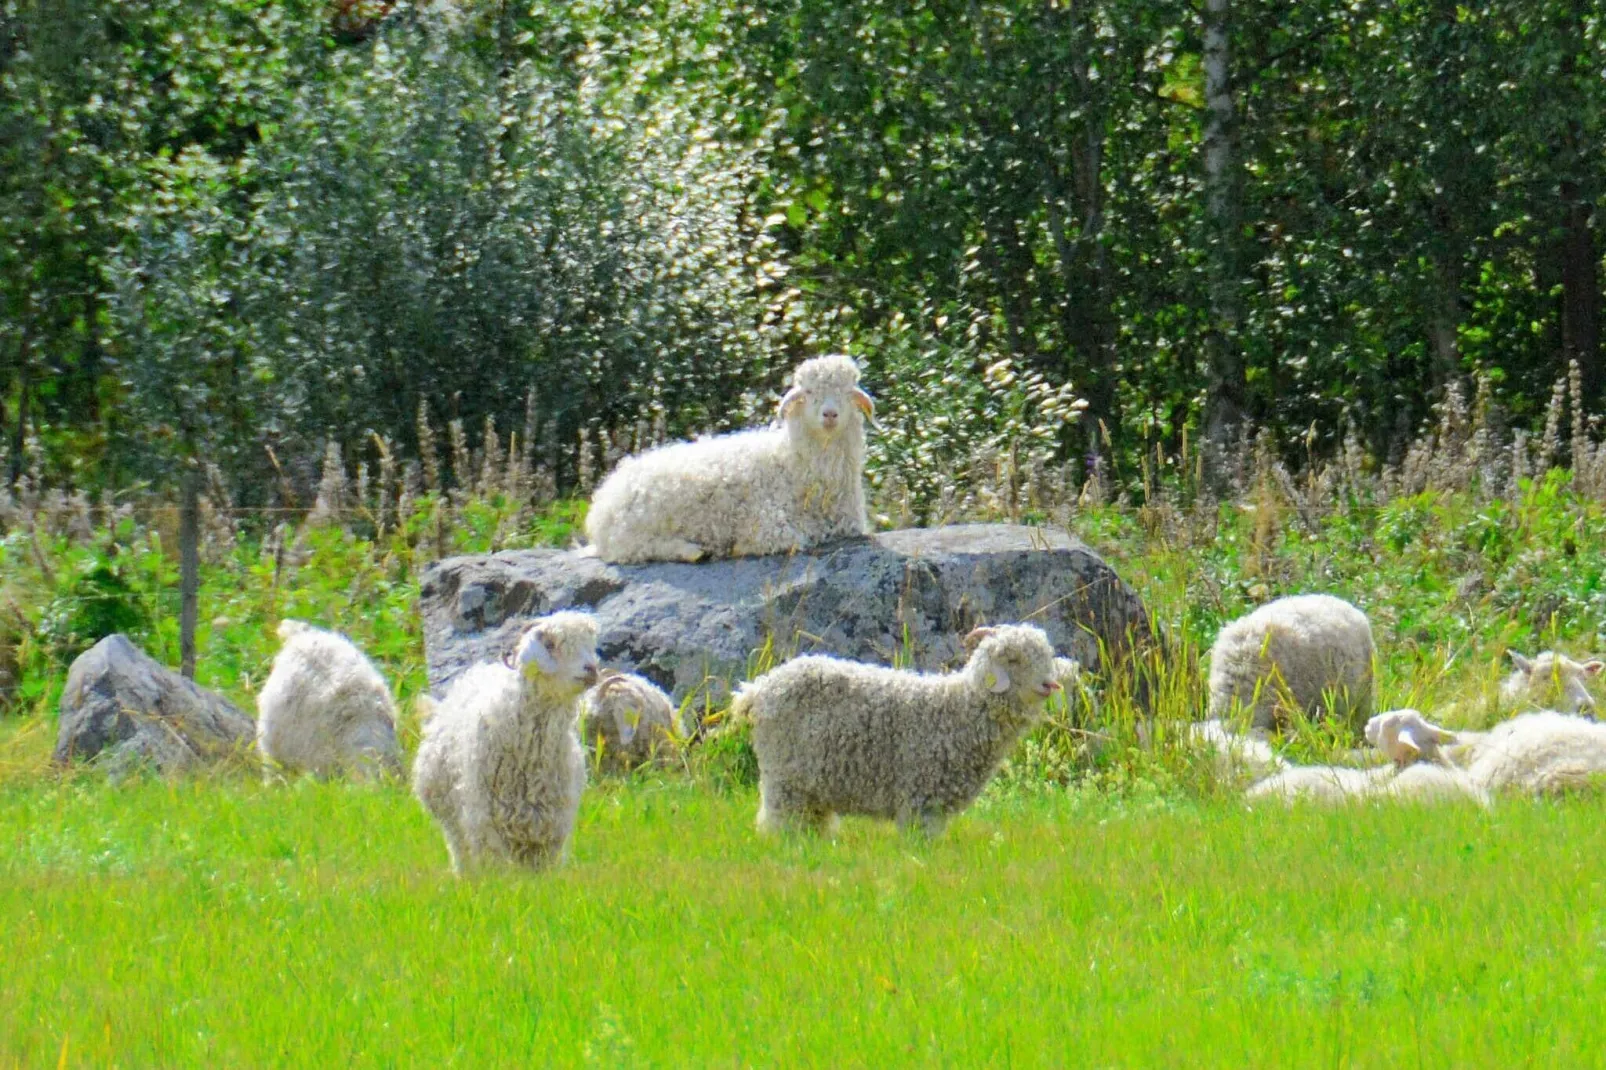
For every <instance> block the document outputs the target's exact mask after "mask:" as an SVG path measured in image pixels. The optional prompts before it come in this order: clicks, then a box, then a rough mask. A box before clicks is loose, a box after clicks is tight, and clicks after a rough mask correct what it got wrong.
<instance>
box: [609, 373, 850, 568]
mask: <svg viewBox="0 0 1606 1070" xmlns="http://www.w3.org/2000/svg"><path fill="white" fill-rule="evenodd" d="M858 378H859V371H858V368H857V367H855V366H854V364H853V362H852V361H851V360H849V359H848V358H847V357H839V356H833V357H816V358H815V359H813V360H809V361H805V362H804V363H803V364H801V365H799V366H798V369H797V371H796V374H795V379H794V386H793V388H792V390H791V391H790V392H789V393H788V395H787V397H786V398H785V399H783V400H782V402H781V406H780V423H779V425H778V426H775V427H768V428H763V429H759V430H752V431H741V432H738V433H736V434H730V435H720V436H716V437H713V438H704V439H698V440H697V441H694V442H680V443H676V444H674V445H671V446H664V447H661V448H659V449H655V450H650V451H648V452H647V453H643V454H639V455H637V456H634V457H627V458H626V459H625V460H623V461H621V462H620V464H619V466H618V467H617V468H616V469H614V471H613V472H612V473H611V474H610V475H609V476H608V478H607V479H605V480H603V482H602V485H601V486H599V487H598V488H597V490H596V493H595V494H594V495H593V496H592V500H591V508H590V511H589V512H588V513H587V514H586V535H587V537H588V538H589V539H590V540H591V543H592V545H594V546H595V547H596V551H597V554H598V556H599V557H601V558H602V560H604V561H610V562H615V563H626V562H639V561H697V560H702V559H705V558H711V557H713V558H719V557H742V556H749V555H761V554H778V553H791V552H794V551H798V550H804V549H808V548H809V547H812V546H815V545H817V544H819V543H822V542H825V541H828V540H830V539H835V538H841V537H844V536H849V535H863V534H864V533H865V532H866V531H867V530H869V523H868V520H867V518H866V516H865V508H864V485H863V471H864V449H865V441H864V433H865V432H864V429H865V420H866V418H867V417H868V416H869V414H870V413H871V412H873V411H874V406H873V403H871V401H870V398H869V395H867V394H865V393H864V391H862V390H860V389H859V387H858ZM828 413H829V414H831V420H832V421H833V426H831V427H830V428H827V427H826V425H825V417H826V414H828Z"/></svg>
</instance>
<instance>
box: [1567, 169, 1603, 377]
mask: <svg viewBox="0 0 1606 1070" xmlns="http://www.w3.org/2000/svg"><path fill="white" fill-rule="evenodd" d="M1561 200H1562V213H1563V216H1562V235H1561V250H1560V253H1561V360H1562V370H1563V371H1564V372H1565V371H1566V368H1567V365H1568V363H1569V362H1571V361H1575V360H1576V361H1577V362H1578V369H1579V371H1580V372H1581V373H1582V375H1583V380H1584V383H1583V386H1584V398H1585V400H1586V402H1590V403H1592V402H1594V401H1595V400H1596V399H1598V398H1599V397H1600V386H1601V382H1600V270H1599V265H1600V256H1599V254H1598V253H1596V251H1595V232H1594V230H1593V229H1592V228H1591V226H1590V223H1591V220H1592V217H1593V216H1594V214H1595V206H1594V205H1593V204H1591V203H1590V202H1589V201H1588V200H1587V199H1586V198H1585V197H1584V196H1583V194H1582V192H1581V191H1580V190H1579V188H1578V183H1576V182H1573V181H1570V180H1564V181H1563V182H1562V183H1561Z"/></svg>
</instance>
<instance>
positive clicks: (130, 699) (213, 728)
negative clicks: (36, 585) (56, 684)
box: [55, 635, 256, 773]
mask: <svg viewBox="0 0 1606 1070" xmlns="http://www.w3.org/2000/svg"><path fill="white" fill-rule="evenodd" d="M255 737H256V722H255V721H253V720H252V719H251V718H250V717H249V716H248V715H246V714H245V713H242V712H241V711H240V709H239V707H237V706H235V705H234V704H233V703H230V702H229V701H228V700H226V699H224V698H221V697H220V696H218V695H214V694H213V693H212V692H210V691H207V690H205V689H204V688H200V687H197V686H196V685H195V684H194V683H193V682H192V681H190V680H186V679H185V678H184V677H182V676H180V675H179V674H178V673H176V672H173V671H172V670H171V669H168V668H166V667H164V666H162V665H160V664H158V663H157V662H155V661H153V660H152V659H151V658H149V657H147V656H146V655H145V654H144V653H142V652H141V651H140V649H139V648H138V647H136V646H135V645H134V644H133V643H131V642H130V641H129V639H128V637H127V636H126V635H109V636H107V637H106V638H104V639H102V640H101V641H100V642H98V643H96V644H95V645H94V646H92V647H90V648H89V649H88V650H86V651H84V653H82V654H80V655H79V656H78V658H77V660H75V661H74V662H73V663H72V668H71V669H69V670H68V671H67V686H66V688H65V689H64V690H63V691H62V693H61V727H60V730H59V731H58V733H57V735H56V755H55V757H56V761H57V762H60V763H66V762H71V761H87V760H89V759H91V758H94V759H96V762H97V764H98V765H100V766H103V767H105V768H107V769H108V770H112V771H122V770H126V769H128V768H130V767H131V766H134V765H145V766H149V767H151V768H154V769H156V770H159V771H161V772H164V773H172V772H178V771H179V770H183V769H190V768H195V767H199V766H203V765H208V764H210V763H212V762H215V761H217V760H219V759H221V758H224V757H227V756H228V755H230V754H233V753H236V752H237V751H238V750H239V749H240V748H241V747H245V746H249V745H250V743H251V742H252V741H253V740H254V739H255Z"/></svg>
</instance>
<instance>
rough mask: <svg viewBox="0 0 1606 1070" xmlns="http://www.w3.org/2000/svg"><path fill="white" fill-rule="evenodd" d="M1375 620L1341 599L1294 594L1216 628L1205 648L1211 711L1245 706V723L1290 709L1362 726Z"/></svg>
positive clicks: (1268, 723)
mask: <svg viewBox="0 0 1606 1070" xmlns="http://www.w3.org/2000/svg"><path fill="white" fill-rule="evenodd" d="M1372 652H1373V647H1372V627H1371V625H1370V624H1369V623H1368V622H1367V620H1366V614H1365V613H1362V612H1361V611H1360V610H1359V609H1357V608H1355V607H1354V606H1353V605H1351V604H1350V603H1348V602H1346V601H1344V600H1343V599H1341V598H1334V597H1332V596H1331V595H1325V594H1304V595H1295V596H1293V597H1290V598H1279V599H1277V600H1276V601H1275V602H1268V603H1266V604H1265V605H1263V606H1261V607H1260V608H1259V609H1256V610H1255V611H1254V612H1252V613H1249V614H1248V615H1246V616H1243V617H1240V618H1238V619H1237V620H1235V621H1233V622H1232V623H1231V624H1228V625H1227V626H1226V627H1224V628H1222V629H1221V632H1220V634H1218V635H1217V636H1216V641H1215V645H1214V646H1212V647H1211V649H1210V716H1211V717H1212V718H1217V719H1228V720H1231V719H1232V718H1233V716H1234V714H1235V713H1237V712H1238V711H1241V710H1247V711H1249V726H1250V727H1251V728H1258V729H1263V730H1273V729H1277V728H1280V727H1283V726H1284V725H1285V724H1286V723H1287V720H1288V718H1289V715H1290V714H1291V713H1293V712H1295V711H1300V712H1302V713H1303V714H1304V715H1305V716H1307V717H1310V718H1312V719H1317V718H1320V717H1323V716H1328V715H1332V716H1336V717H1339V718H1341V719H1343V720H1345V721H1349V722H1351V723H1353V724H1355V725H1356V726H1357V727H1359V723H1360V722H1361V721H1364V720H1365V719H1366V718H1367V716H1368V715H1369V714H1370V713H1371V710H1372Z"/></svg>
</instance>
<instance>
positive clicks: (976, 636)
mask: <svg viewBox="0 0 1606 1070" xmlns="http://www.w3.org/2000/svg"><path fill="white" fill-rule="evenodd" d="M997 630H998V629H996V628H973V629H971V632H970V634H969V635H967V636H965V650H966V652H967V653H968V652H969V651H972V650H975V649H976V647H978V646H980V645H981V641H982V640H983V639H985V638H987V637H988V636H989V635H992V634H994V633H995V632H996V631H997Z"/></svg>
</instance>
